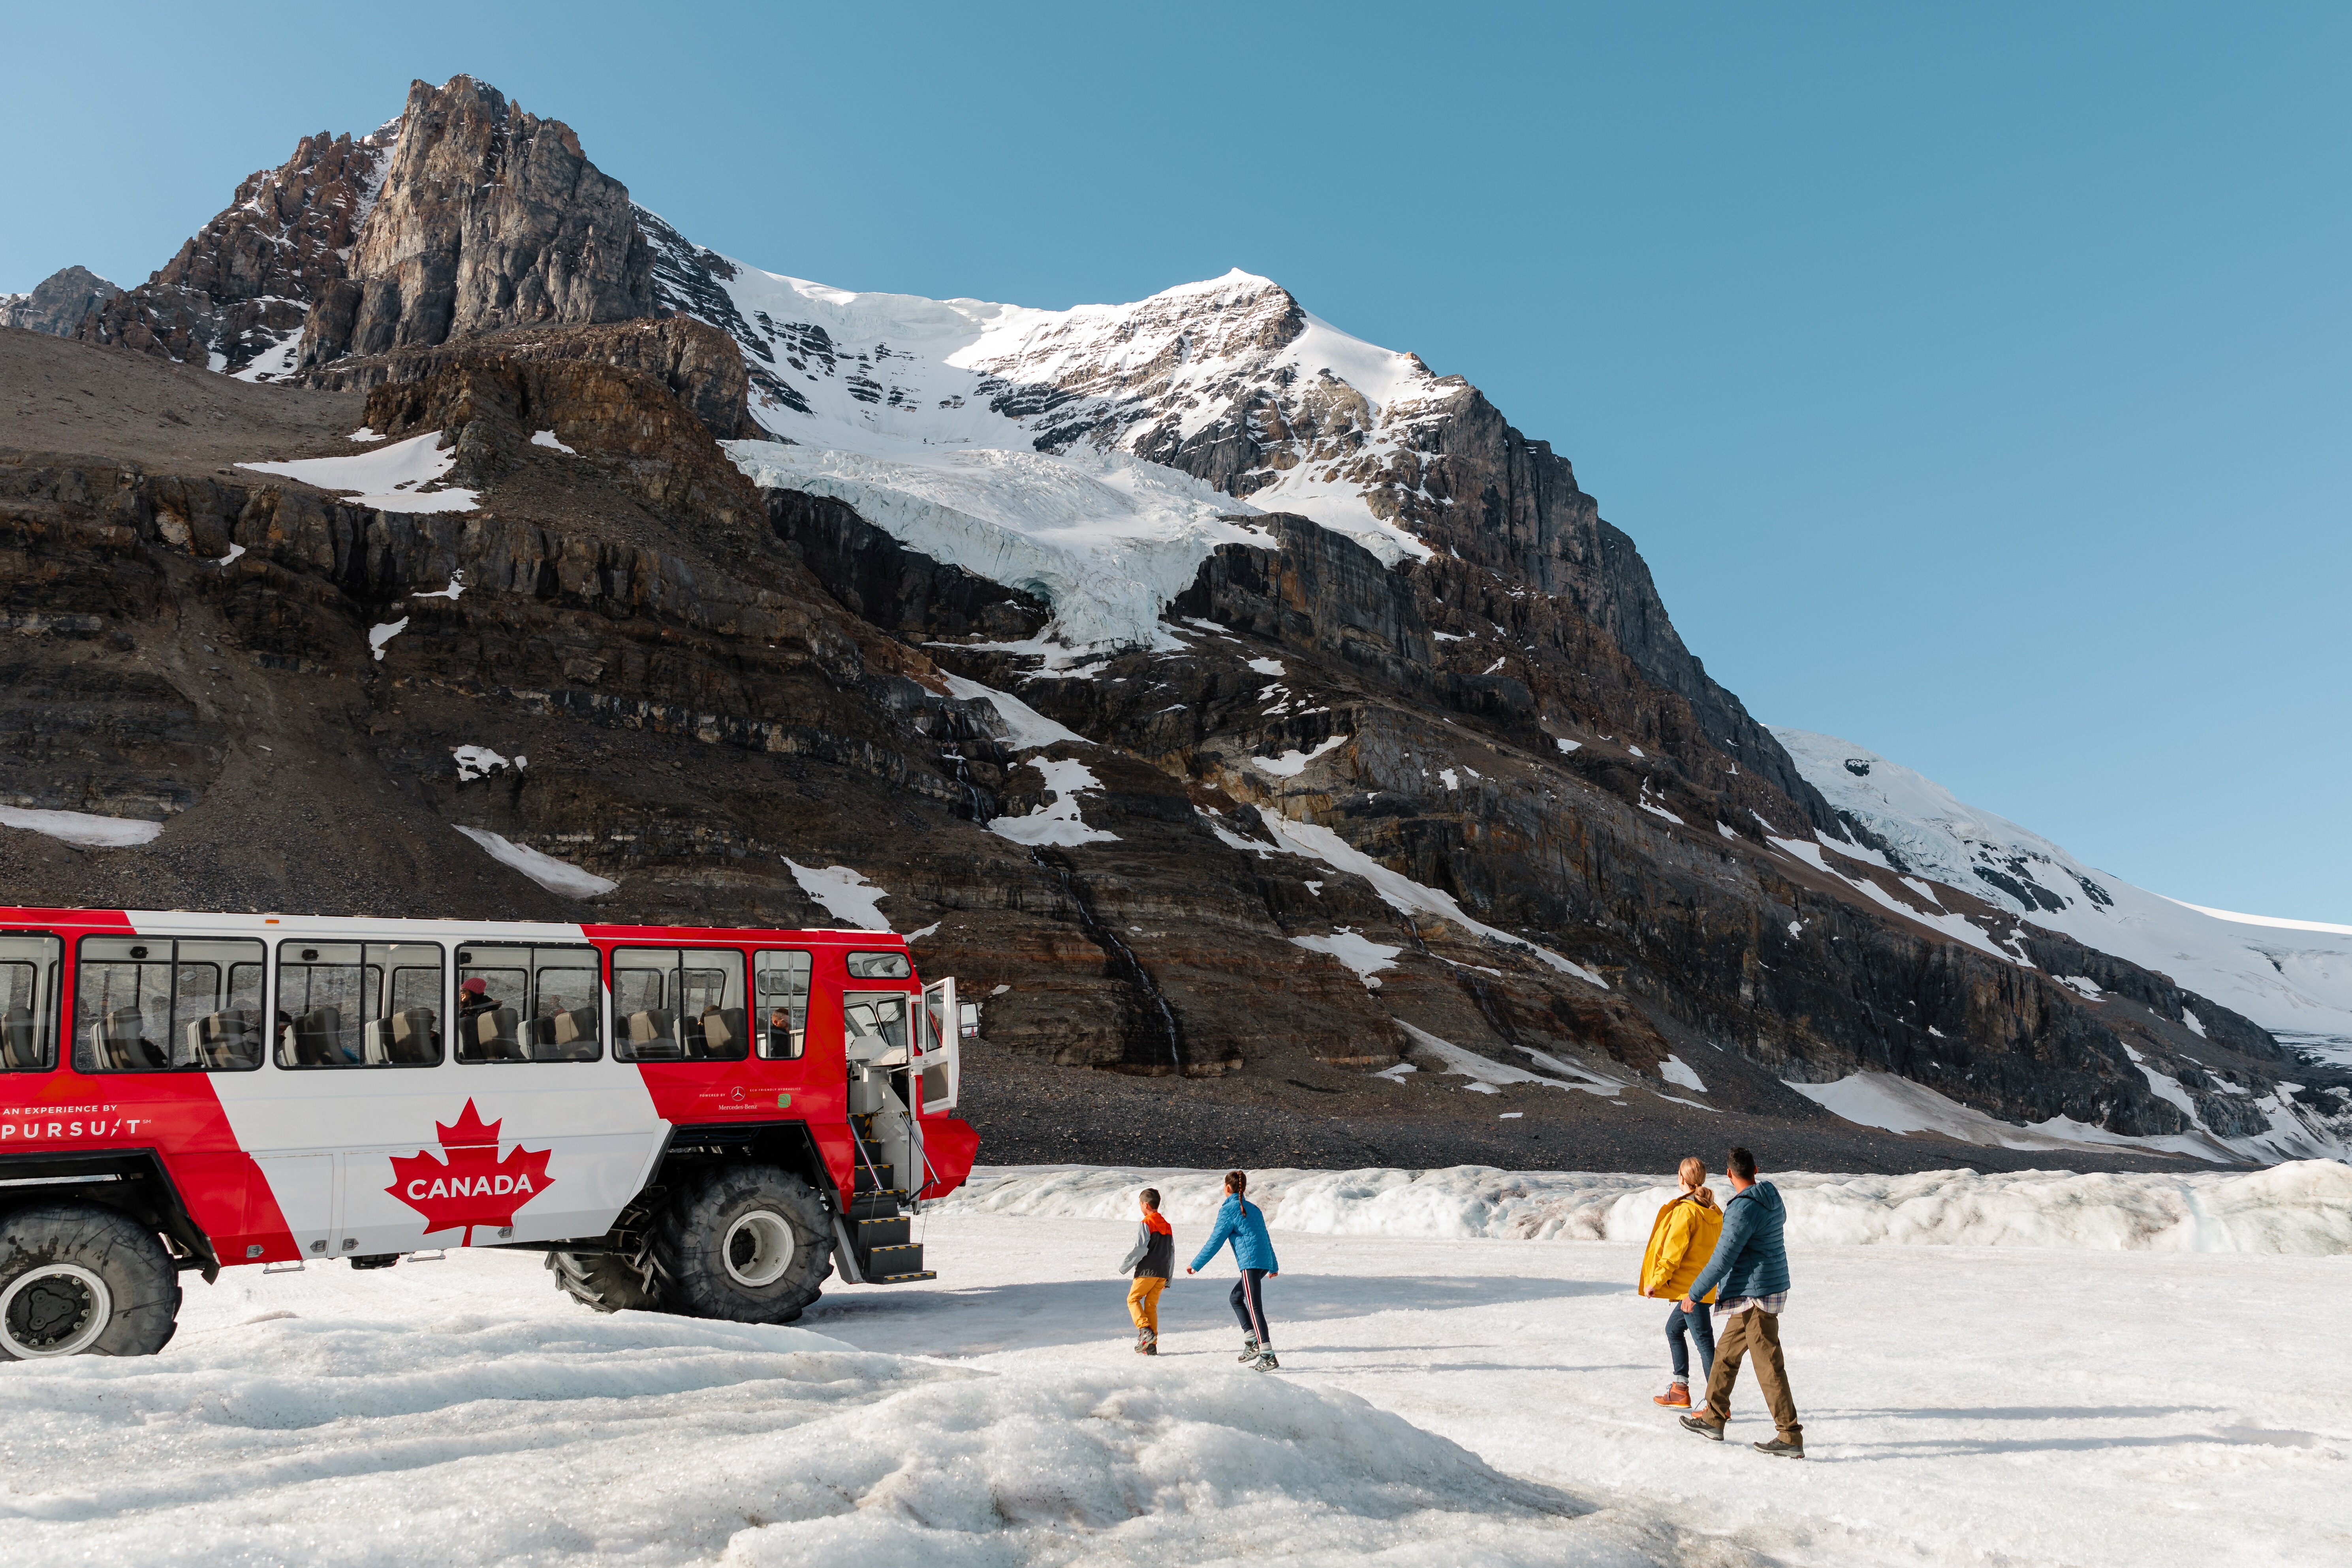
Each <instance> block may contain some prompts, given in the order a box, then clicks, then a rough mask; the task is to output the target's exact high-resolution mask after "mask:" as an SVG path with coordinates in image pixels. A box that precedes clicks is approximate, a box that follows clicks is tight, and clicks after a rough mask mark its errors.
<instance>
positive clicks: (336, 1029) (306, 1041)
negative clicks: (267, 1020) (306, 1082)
mask: <svg viewBox="0 0 2352 1568" xmlns="http://www.w3.org/2000/svg"><path fill="white" fill-rule="evenodd" d="M342 1035H343V1014H342V1009H341V1008H339V1007H313V1008H311V1009H310V1011H309V1012H307V1013H305V1014H303V1015H302V1016H300V1017H299V1018H297V1019H295V1020H294V1065H295V1066H296V1067H305V1068H328V1067H341V1066H343V1065H344V1064H345V1063H346V1062H347V1061H348V1060H349V1058H348V1057H347V1056H346V1055H345V1053H344V1050H343V1041H342Z"/></svg>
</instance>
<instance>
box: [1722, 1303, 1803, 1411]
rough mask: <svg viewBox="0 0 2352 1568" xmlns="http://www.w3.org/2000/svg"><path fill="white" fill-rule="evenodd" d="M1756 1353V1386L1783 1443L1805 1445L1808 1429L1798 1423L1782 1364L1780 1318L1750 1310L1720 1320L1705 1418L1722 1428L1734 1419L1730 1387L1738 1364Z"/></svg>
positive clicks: (1794, 1398) (1786, 1370)
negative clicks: (1761, 1394) (1768, 1407)
mask: <svg viewBox="0 0 2352 1568" xmlns="http://www.w3.org/2000/svg"><path fill="white" fill-rule="evenodd" d="M1750 1351H1754V1352H1756V1383H1757V1385H1758V1386H1759V1387H1760V1388H1761V1389H1763V1391H1764V1403H1765V1404H1767V1405H1770V1406H1771V1407H1772V1425H1773V1426H1775V1427H1777V1428H1778V1429H1779V1430H1780V1438H1781V1440H1782V1441H1783V1442H1788V1443H1802V1442H1803V1441H1804V1440H1805V1429H1804V1427H1803V1426H1801V1425H1800V1424H1799V1423H1798V1421H1797V1400H1796V1396H1795V1395H1794V1394H1790V1392H1789V1369H1788V1368H1787V1367H1786V1366H1785V1365H1783V1364H1782V1363H1781V1361H1780V1313H1778V1312H1768V1311H1766V1310H1764V1309H1763V1308H1761V1307H1750V1308H1748V1310H1746V1311H1744V1312H1734V1313H1732V1314H1731V1315H1730V1316H1729V1317H1727V1318H1725V1319H1723V1320H1721V1326H1720V1327H1718V1328H1717V1330H1716V1331H1715V1370H1714V1371H1713V1372H1711V1373H1708V1374H1707V1379H1706V1418H1707V1419H1708V1420H1710V1421H1712V1422H1714V1423H1715V1424H1716V1425H1717V1426H1722V1425H1723V1424H1724V1423H1725V1422H1727V1421H1728V1420H1730V1419H1731V1385H1732V1384H1734V1383H1736V1382H1737V1381H1738V1378H1739V1363H1740V1362H1741V1361H1742V1360H1744V1359H1745V1358H1746V1356H1747V1354H1748V1352H1750Z"/></svg>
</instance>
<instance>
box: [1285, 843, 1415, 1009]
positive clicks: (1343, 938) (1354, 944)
mask: <svg viewBox="0 0 2352 1568" xmlns="http://www.w3.org/2000/svg"><path fill="white" fill-rule="evenodd" d="M1252 847H1256V846H1252ZM1290 942H1291V945H1292V946H1294V947H1303V948H1305V949H1307V951H1308V952H1328V953H1329V954H1330V955H1331V956H1332V957H1334V958H1336V959H1338V960H1339V962H1340V963H1344V964H1346V965H1347V966H1348V967H1349V969H1351V970H1354V971H1355V973H1356V978H1358V979H1359V980H1361V981H1362V982H1363V983H1364V989H1365V990H1367V991H1377V990H1379V989H1380V986H1381V983H1380V978H1379V976H1380V972H1381V970H1383V969H1393V968H1394V967H1396V961H1397V956H1398V954H1400V953H1402V952H1404V949H1403V948H1402V947H1391V946H1389V945H1388V944H1386V943H1385V942H1374V941H1373V940H1372V939H1371V938H1370V937H1368V936H1365V935H1364V934H1362V933H1361V932H1360V931H1356V930H1354V929H1353V928H1351V927H1349V926H1341V927H1340V928H1339V930H1338V931H1333V932H1332V933H1331V934H1330V935H1329V936H1294V937H1292V938H1291V939H1290Z"/></svg>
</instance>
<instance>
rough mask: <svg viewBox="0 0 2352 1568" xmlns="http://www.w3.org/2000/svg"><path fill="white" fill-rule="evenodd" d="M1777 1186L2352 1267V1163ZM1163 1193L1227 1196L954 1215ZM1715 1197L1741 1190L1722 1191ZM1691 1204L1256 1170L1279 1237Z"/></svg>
mask: <svg viewBox="0 0 2352 1568" xmlns="http://www.w3.org/2000/svg"><path fill="white" fill-rule="evenodd" d="M1489 1065H1494V1064H1489ZM1771 1181H1772V1184H1773V1185H1774V1186H1776V1187H1778V1188H1779V1189H1780V1196H1781V1198H1782V1199H1783V1200H1784V1201H1785V1202H1786V1203H1787V1205H1788V1208H1789V1240H1790V1243H1791V1244H1795V1245H1803V1246H1855V1245H1865V1246H1928V1247H2070V1248H2076V1249H2082V1250H2089V1251H2102V1252H2105V1251H2131V1252H2141V1251H2145V1252H2241V1253H2294V1254H2301V1255H2304V1256H2307V1257H2343V1256H2346V1255H2352V1167H2347V1166H2346V1165H2344V1164H2342V1163H2339V1162H2336V1161H2333V1160H2305V1161H2300V1162H2297V1163H2293V1164H2284V1165H2274V1166H2272V1167H2271V1168H2270V1169H2268V1170H2265V1171H2259V1172H2255V1173H2252V1174H2222V1173H2204V1172H2199V1173H2180V1174H2174V1173H2169V1172H2168V1173H2163V1174H2160V1175H2122V1174H2105V1173H2102V1174H2095V1175H2079V1174H2075V1173H2071V1172H2063V1171H2025V1172H2020V1173H2015V1174H2011V1175H1998V1174H1996V1175H1980V1174H1979V1173H1977V1172H1974V1171H1928V1172H1923V1173H1918V1174H1916V1175H1907V1176H1846V1175H1830V1174H1820V1173H1810V1172H1802V1171H1794V1172H1780V1171H1776V1172H1773V1173H1771ZM1146 1185H1150V1186H1156V1187H1158V1188H1159V1189H1160V1209H1161V1211H1162V1212H1163V1213H1165V1214H1166V1215H1168V1217H1169V1218H1170V1219H1171V1220H1172V1221H1174V1222H1175V1223H1176V1224H1177V1225H1178V1226H1201V1225H1204V1224H1206V1223H1207V1222H1208V1220H1209V1219H1210V1218H1211V1217H1212V1216H1213V1215H1214V1214H1215V1213H1216V1207H1217V1205H1218V1204H1219V1203H1220V1202H1222V1201H1223V1183H1222V1177H1221V1173H1213V1172H1208V1171H1181V1170H1148V1169H1141V1168H1138V1169H1131V1170H1130V1169H1120V1168H1116V1167H1103V1166H1092V1165H1030V1166H1020V1165H1009V1166H1001V1167H997V1168H994V1169H991V1168H988V1167H985V1166H983V1167H982V1168H980V1169H978V1170H975V1171H974V1172H973V1173H972V1176H971V1181H970V1182H969V1183H967V1184H965V1185H964V1186H963V1188H962V1189H961V1191H959V1192H957V1193H956V1194H954V1195H953V1196H951V1197H949V1198H947V1199H945V1200H943V1202H942V1203H941V1205H940V1207H941V1209H942V1210H944V1211H946V1212H950V1213H956V1214H1006V1215H1054V1216H1061V1217H1066V1218H1072V1219H1120V1218H1126V1217H1128V1216H1129V1215H1131V1214H1132V1213H1133V1212H1134V1207H1135V1191H1136V1189H1137V1188H1138V1187H1140V1186H1146ZM1715 1188H1716V1191H1717V1193H1718V1194H1721V1195H1722V1196H1724V1197H1728V1196H1729V1195H1730V1192H1729V1189H1728V1187H1727V1186H1726V1185H1725V1184H1723V1183H1721V1182H1720V1181H1717V1183H1716V1184H1715ZM1674 1194H1675V1188H1674V1187H1673V1186H1672V1185H1671V1184H1666V1183H1663V1182H1661V1181H1660V1180H1659V1179H1658V1178H1657V1177H1655V1176H1646V1175H1636V1174H1612V1173H1600V1172H1586V1171H1532V1172H1531V1171H1498V1170H1493V1169H1490V1168H1488V1167H1486V1166H1484V1165H1456V1166H1454V1167H1452V1168H1450V1169H1446V1170H1436V1171H1401V1170H1381V1169H1368V1170H1356V1171H1255V1172H1252V1173H1251V1174H1250V1197H1251V1199H1252V1200H1253V1201H1255V1202H1256V1203H1258V1204H1259V1205H1263V1206H1264V1208H1265V1215H1266V1223H1267V1224H1268V1225H1270V1226H1274V1227H1275V1228H1276V1229H1277V1230H1289V1231H1301V1232H1307V1233H1309V1234H1313V1235H1318V1236H1393V1237H1504V1238H1512V1239H1518V1240H1527V1241H1550V1240H1559V1241H1617V1242H1633V1243H1640V1242H1641V1241H1643V1240H1644V1239H1646V1238H1647V1237H1648V1236H1649V1234H1650V1224H1651V1221H1652V1220H1653V1219H1654V1217H1655V1216H1656V1215H1657V1212H1658V1206H1659V1205H1661V1204H1664V1202H1665V1201H1666V1200H1667V1199H1669V1198H1671V1197H1673V1196H1674Z"/></svg>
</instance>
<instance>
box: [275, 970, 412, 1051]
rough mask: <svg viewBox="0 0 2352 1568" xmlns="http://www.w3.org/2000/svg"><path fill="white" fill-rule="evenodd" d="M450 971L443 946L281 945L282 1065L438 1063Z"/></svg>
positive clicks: (278, 1012)
mask: <svg viewBox="0 0 2352 1568" xmlns="http://www.w3.org/2000/svg"><path fill="white" fill-rule="evenodd" d="M446 973H447V972H446V969H444V967H443V949H442V948H441V946H440V944H439V943H437V942H311V943H309V944H307V945H306V944H304V943H302V942H299V941H292V942H283V943H280V944H279V946H278V1006H277V1017H278V1066H279V1067H282V1068H400V1067H431V1066H433V1065H435V1064H436V1063H437V1062H439V1061H440V1059H441V1007H442V1001H441V987H442V984H443V983H444V982H443V976H444V975H445V974H446Z"/></svg>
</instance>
